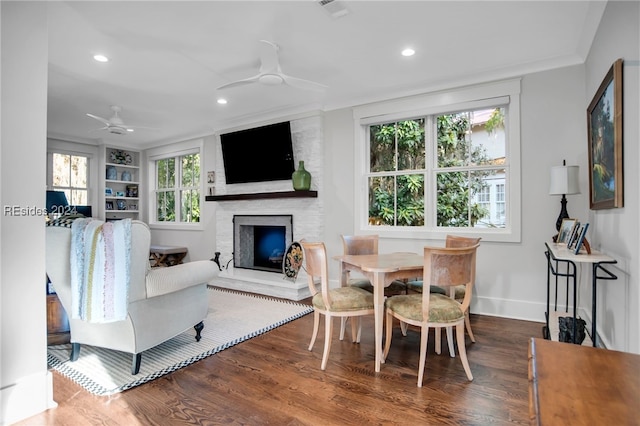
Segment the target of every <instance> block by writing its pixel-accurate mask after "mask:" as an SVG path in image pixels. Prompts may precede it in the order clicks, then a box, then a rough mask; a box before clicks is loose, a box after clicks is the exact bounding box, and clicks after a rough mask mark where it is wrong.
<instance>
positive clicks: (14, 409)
mask: <svg viewBox="0 0 640 426" xmlns="http://www.w3.org/2000/svg"><path fill="white" fill-rule="evenodd" d="M0 401H1V404H0V406H2V407H3V410H2V413H1V418H0V425H10V424H13V423H16V422H19V421H21V420H24V419H27V418H29V417H31V416H35V415H36V414H39V413H41V412H43V411H46V410H48V409H50V408H55V407H57V406H58V404H57V403H56V402H55V401H54V400H53V375H52V374H51V372H50V371H48V370H45V372H44V374H40V373H39V374H33V375H31V376H28V377H23V378H21V379H20V380H18V381H17V382H16V383H14V384H11V385H9V386H6V387H3V388H2V389H0Z"/></svg>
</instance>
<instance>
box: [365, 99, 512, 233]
mask: <svg viewBox="0 0 640 426" xmlns="http://www.w3.org/2000/svg"><path fill="white" fill-rule="evenodd" d="M503 122H504V115H503V112H502V109H500V108H497V109H496V110H494V111H493V113H492V114H491V116H490V118H489V120H488V121H487V123H486V124H485V130H487V131H488V133H491V132H493V131H494V130H495V129H496V128H499V127H502V126H503ZM487 124H488V126H489V128H488V129H487V128H486V126H487ZM436 127H437V129H436V156H437V167H438V169H439V170H438V172H437V174H436V189H437V206H436V211H437V213H436V216H437V218H436V221H437V226H444V227H473V226H474V225H475V224H476V223H477V222H478V221H479V220H480V219H481V218H483V217H485V216H487V214H488V210H487V209H486V208H484V207H482V205H480V204H478V203H476V202H475V201H474V195H475V194H476V193H478V192H480V191H481V190H482V189H484V188H486V186H487V185H486V183H485V179H486V178H487V177H488V176H491V175H492V174H494V173H495V171H493V170H490V169H489V170H469V169H466V168H468V167H470V166H476V165H486V164H492V160H491V159H490V158H489V157H488V156H487V154H486V151H485V148H484V147H483V146H482V145H479V146H473V145H472V143H471V138H470V133H471V120H470V113H467V112H462V113H454V114H446V115H440V116H437V117H436ZM425 146H426V144H425V119H424V118H421V119H414V120H405V121H399V122H396V123H386V124H379V125H372V126H370V164H369V166H370V172H371V173H372V174H374V175H373V176H370V177H369V223H370V224H372V225H390V226H424V211H425V208H424V207H425V206H424V202H425V182H424V178H425V172H426V162H427V160H428V158H427V156H426V152H425ZM446 169H451V171H447V170H446ZM377 174H382V175H380V176H379V175H377Z"/></svg>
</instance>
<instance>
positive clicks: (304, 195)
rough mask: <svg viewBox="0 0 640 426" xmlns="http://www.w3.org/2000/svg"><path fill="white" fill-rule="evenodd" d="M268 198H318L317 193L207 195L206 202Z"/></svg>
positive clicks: (283, 192)
mask: <svg viewBox="0 0 640 426" xmlns="http://www.w3.org/2000/svg"><path fill="white" fill-rule="evenodd" d="M270 198H318V191H280V192H253V193H247V194H225V195H207V196H206V197H205V200H206V201H242V200H263V199H270Z"/></svg>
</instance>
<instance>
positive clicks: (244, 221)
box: [233, 215, 293, 273]
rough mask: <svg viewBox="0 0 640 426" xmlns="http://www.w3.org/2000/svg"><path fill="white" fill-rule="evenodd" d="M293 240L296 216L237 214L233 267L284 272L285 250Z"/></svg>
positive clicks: (234, 217)
mask: <svg viewBox="0 0 640 426" xmlns="http://www.w3.org/2000/svg"><path fill="white" fill-rule="evenodd" d="M292 241H293V215H234V216H233V266H234V267H235V268H244V269H254V270H257V271H266V272H277V273H281V272H282V259H283V257H284V253H285V250H286V249H287V247H288V246H289V245H290V244H291V242H292Z"/></svg>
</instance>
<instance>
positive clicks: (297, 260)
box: [282, 241, 304, 281]
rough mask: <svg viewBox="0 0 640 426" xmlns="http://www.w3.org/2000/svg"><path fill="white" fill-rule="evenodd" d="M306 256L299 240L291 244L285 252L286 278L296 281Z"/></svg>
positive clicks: (284, 270) (283, 271)
mask: <svg viewBox="0 0 640 426" xmlns="http://www.w3.org/2000/svg"><path fill="white" fill-rule="evenodd" d="M303 258H304V255H303V252H302V246H301V245H300V243H298V242H297V241H294V242H292V243H291V245H289V247H288V248H287V251H286V252H285V254H284V262H282V273H283V274H284V276H285V278H288V279H290V280H291V281H295V280H296V278H297V277H298V271H300V268H301V267H302V260H303Z"/></svg>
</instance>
